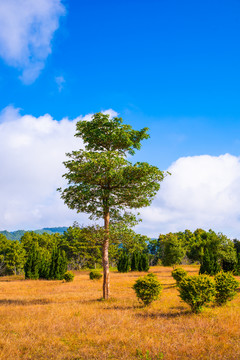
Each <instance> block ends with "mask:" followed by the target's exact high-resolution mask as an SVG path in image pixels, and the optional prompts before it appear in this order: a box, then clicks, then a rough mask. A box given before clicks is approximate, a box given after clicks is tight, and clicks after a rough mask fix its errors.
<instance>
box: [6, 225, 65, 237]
mask: <svg viewBox="0 0 240 360" xmlns="http://www.w3.org/2000/svg"><path fill="white" fill-rule="evenodd" d="M67 229H68V227H67V226H58V227H46V228H42V229H37V230H16V231H7V230H3V231H0V234H2V235H4V236H6V238H7V239H9V240H20V239H21V237H22V236H23V235H24V234H25V233H26V232H30V231H33V232H35V233H36V234H43V233H48V234H56V233H59V234H63V233H64V231H66V230H67Z"/></svg>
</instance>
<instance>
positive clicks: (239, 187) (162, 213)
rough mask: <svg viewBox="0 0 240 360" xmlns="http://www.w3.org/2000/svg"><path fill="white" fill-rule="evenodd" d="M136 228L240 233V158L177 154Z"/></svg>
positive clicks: (150, 231) (154, 233)
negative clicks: (182, 156) (169, 173)
mask: <svg viewBox="0 0 240 360" xmlns="http://www.w3.org/2000/svg"><path fill="white" fill-rule="evenodd" d="M168 171H169V172H171V174H172V175H171V176H168V177H167V178H166V179H165V180H164V182H163V183H162V185H161V189H160V191H159V193H158V195H157V197H156V199H155V200H154V202H153V203H152V206H151V207H149V208H145V209H143V210H142V211H141V214H142V218H143V223H142V224H141V225H140V226H139V229H140V230H142V231H143V232H144V231H145V232H148V234H149V235H151V236H158V234H159V233H167V232H170V231H172V232H175V231H182V230H185V229H190V230H195V229H196V228H203V229H206V230H208V229H210V228H211V229H213V230H215V231H217V232H218V231H220V232H223V233H225V234H227V235H228V236H231V237H237V236H238V237H239V233H240V206H239V204H240V158H239V157H236V156H232V155H229V154H225V155H221V156H218V157H215V156H209V155H202V156H193V157H185V158H180V159H178V160H177V161H176V162H174V163H173V164H172V165H171V166H170V168H169V169H168Z"/></svg>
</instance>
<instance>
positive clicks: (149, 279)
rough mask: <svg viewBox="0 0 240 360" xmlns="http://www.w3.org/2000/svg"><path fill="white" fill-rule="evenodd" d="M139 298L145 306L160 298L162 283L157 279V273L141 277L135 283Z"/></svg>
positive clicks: (134, 286)
mask: <svg viewBox="0 0 240 360" xmlns="http://www.w3.org/2000/svg"><path fill="white" fill-rule="evenodd" d="M133 289H134V290H135V293H136V296H137V298H138V300H141V301H142V302H143V304H144V306H147V305H149V304H151V303H152V302H153V301H154V300H157V299H158V298H159V295H160V294H161V291H162V285H161V284H160V282H159V281H158V280H157V277H156V275H154V274H152V273H150V274H147V275H145V276H144V277H140V278H139V279H137V280H136V282H135V284H134V285H133Z"/></svg>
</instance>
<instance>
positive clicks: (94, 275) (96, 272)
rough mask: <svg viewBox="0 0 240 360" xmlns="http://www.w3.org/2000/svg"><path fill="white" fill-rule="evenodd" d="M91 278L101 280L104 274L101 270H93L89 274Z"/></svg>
mask: <svg viewBox="0 0 240 360" xmlns="http://www.w3.org/2000/svg"><path fill="white" fill-rule="evenodd" d="M89 277H90V280H99V279H101V277H102V274H101V273H100V272H99V270H92V271H91V272H90V274H89Z"/></svg>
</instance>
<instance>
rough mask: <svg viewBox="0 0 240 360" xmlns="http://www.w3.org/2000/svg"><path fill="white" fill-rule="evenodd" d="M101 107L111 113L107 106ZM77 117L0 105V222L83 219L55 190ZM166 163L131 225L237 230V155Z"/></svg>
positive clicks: (12, 226)
mask: <svg viewBox="0 0 240 360" xmlns="http://www.w3.org/2000/svg"><path fill="white" fill-rule="evenodd" d="M105 113H109V114H110V115H111V116H116V115H117V114H116V112H115V111H113V110H111V109H110V110H107V111H105ZM91 116H92V115H91V114H89V115H87V116H85V117H84V119H88V120H90V119H91ZM81 118H82V117H78V118H77V119H74V120H69V119H67V118H65V119H62V120H61V121H56V120H54V119H53V118H52V117H51V116H50V115H48V114H46V115H44V116H41V117H39V118H36V117H34V116H32V115H24V116H21V114H20V113H19V110H18V109H15V108H13V107H11V106H10V107H7V108H6V109H4V110H3V111H2V112H1V113H0V144H1V152H0V167H1V172H0V230H4V229H7V230H17V229H36V228H42V227H47V226H64V225H66V226H68V225H71V224H72V223H73V222H74V221H75V220H77V221H78V222H80V223H85V224H86V223H89V220H88V216H87V215H86V214H77V213H76V212H75V211H72V210H69V209H68V208H67V206H66V205H64V203H63V201H62V200H61V199H60V195H59V193H58V192H57V191H56V188H57V187H60V186H64V179H63V178H62V174H63V173H65V167H64V165H63V164H62V162H63V161H64V160H65V159H66V157H65V153H66V152H71V151H72V150H74V149H79V148H82V147H83V144H82V142H81V140H80V139H78V138H75V137H74V134H75V125H76V122H77V121H78V120H80V119H81ZM168 171H170V172H171V173H172V175H171V176H167V177H166V179H165V180H164V181H163V183H162V185H161V189H160V191H159V193H158V195H157V197H156V199H155V200H154V202H153V203H152V205H151V206H150V207H148V208H144V209H142V210H141V215H142V219H143V222H142V223H140V225H139V226H138V227H137V228H136V230H137V231H139V232H141V233H143V234H147V235H149V236H153V237H156V236H158V234H159V233H167V232H170V231H180V230H185V229H190V230H195V229H196V228H198V227H201V228H204V229H206V230H208V229H209V228H212V229H213V230H215V231H222V232H223V233H225V234H227V235H229V236H231V237H238V236H239V233H240V206H239V204H240V186H239V184H240V158H239V157H236V156H232V155H229V154H225V155H221V156H219V157H214V156H208V155H203V156H193V157H186V158H180V159H178V160H177V161H176V162H174V163H173V164H172V165H171V166H170V167H169V169H168Z"/></svg>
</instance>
